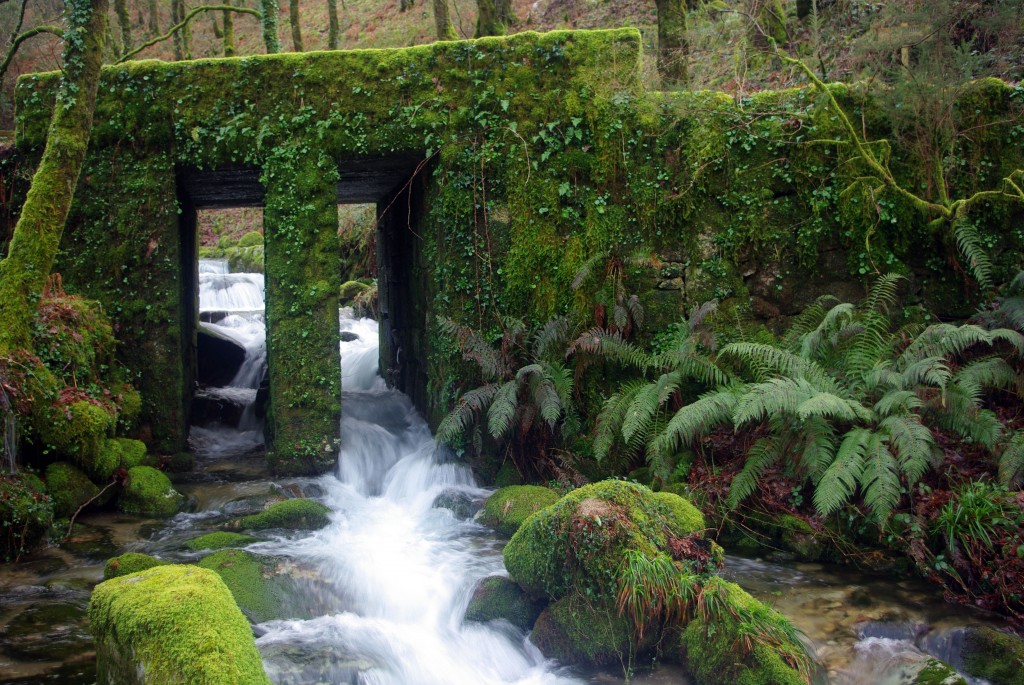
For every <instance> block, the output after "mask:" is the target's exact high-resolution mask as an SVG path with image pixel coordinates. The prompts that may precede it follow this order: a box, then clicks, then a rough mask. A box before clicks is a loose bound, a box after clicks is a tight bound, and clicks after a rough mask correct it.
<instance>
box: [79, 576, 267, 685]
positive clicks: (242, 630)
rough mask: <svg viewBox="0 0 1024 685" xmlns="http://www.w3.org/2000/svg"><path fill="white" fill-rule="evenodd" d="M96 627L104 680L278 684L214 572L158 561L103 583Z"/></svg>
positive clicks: (138, 684)
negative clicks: (145, 569) (136, 572)
mask: <svg viewBox="0 0 1024 685" xmlns="http://www.w3.org/2000/svg"><path fill="white" fill-rule="evenodd" d="M89 624H90V627H91V629H92V632H93V636H94V637H95V640H96V651H97V671H98V673H97V676H98V678H97V680H98V682H101V683H119V684H125V685H143V684H144V683H207V684H209V685H235V684H243V683H244V684H245V685H270V680H269V679H268V678H267V676H266V673H265V672H264V671H263V662H262V660H261V659H260V653H259V651H257V649H256V644H255V642H254V640H253V635H252V630H250V628H249V622H248V621H246V620H245V617H244V616H243V615H242V612H241V611H239V609H238V606H237V605H236V604H235V602H234V600H233V599H232V596H231V592H230V591H229V590H228V588H227V587H226V586H225V585H224V583H223V582H222V581H221V579H220V577H219V576H218V575H217V574H216V573H215V572H213V571H210V570H208V569H203V568H198V567H196V566H179V565H169V566H157V567H156V568H151V569H149V570H147V571H143V572H142V573H138V574H135V575H131V576H125V577H123V578H115V579H113V580H108V581H106V582H104V583H100V584H99V585H97V586H96V589H95V590H94V591H93V594H92V600H91V601H90V603H89Z"/></svg>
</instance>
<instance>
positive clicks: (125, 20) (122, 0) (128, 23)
mask: <svg viewBox="0 0 1024 685" xmlns="http://www.w3.org/2000/svg"><path fill="white" fill-rule="evenodd" d="M114 12H115V14H117V23H118V25H119V26H120V27H121V54H124V53H126V52H130V51H131V49H132V20H131V17H129V16H128V3H127V1H126V0H114Z"/></svg>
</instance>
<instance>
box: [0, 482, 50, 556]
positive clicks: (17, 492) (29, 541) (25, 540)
mask: <svg viewBox="0 0 1024 685" xmlns="http://www.w3.org/2000/svg"><path fill="white" fill-rule="evenodd" d="M38 483H39V479H38V478H36V477H34V476H31V477H23V476H21V475H13V476H6V475H4V476H0V558H2V559H3V560H5V561H9V560H12V559H17V558H19V557H20V556H21V555H23V554H27V553H28V552H31V551H32V550H33V549H35V548H36V547H37V546H39V545H40V544H41V543H42V542H43V541H44V540H45V539H46V534H47V531H49V529H50V524H52V523H53V502H52V501H51V500H50V497H49V496H48V495H47V494H46V493H45V492H43V491H41V490H40V489H39V488H38Z"/></svg>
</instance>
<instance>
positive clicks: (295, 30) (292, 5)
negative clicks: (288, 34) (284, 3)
mask: <svg viewBox="0 0 1024 685" xmlns="http://www.w3.org/2000/svg"><path fill="white" fill-rule="evenodd" d="M288 19H289V20H290V21H291V24H292V50H293V51H295V52H304V50H303V49H302V19H301V17H300V16H299V0H289V2H288Z"/></svg>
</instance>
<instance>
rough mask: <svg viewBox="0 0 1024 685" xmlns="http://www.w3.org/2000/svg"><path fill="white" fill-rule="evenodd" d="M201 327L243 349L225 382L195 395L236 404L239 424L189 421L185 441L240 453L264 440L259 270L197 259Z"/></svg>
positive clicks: (211, 450) (208, 450) (207, 450)
mask: <svg viewBox="0 0 1024 685" xmlns="http://www.w3.org/2000/svg"><path fill="white" fill-rule="evenodd" d="M199 315H200V319H201V320H200V324H199V325H200V326H201V327H202V328H203V329H204V330H205V331H206V333H207V334H209V335H212V336H215V337H218V338H221V339H225V340H229V341H231V342H233V343H234V344H235V345H237V346H238V347H240V348H242V349H243V350H244V351H245V356H244V359H243V360H242V364H241V366H240V367H239V369H238V371H237V372H236V373H235V375H234V377H233V378H232V379H231V381H230V382H228V384H227V385H225V386H222V387H205V388H201V389H200V390H199V391H198V392H197V393H196V398H199V399H211V400H216V401H220V402H225V403H228V404H232V405H235V406H237V407H239V408H240V414H241V416H240V418H239V420H238V424H237V426H225V425H222V424H220V423H214V424H213V425H209V426H193V427H192V429H191V431H190V433H189V440H190V442H191V443H192V446H193V449H195V450H196V451H197V452H200V453H203V454H205V455H208V456H210V455H213V456H216V455H221V454H240V453H244V452H247V451H250V450H253V449H258V448H260V447H262V445H263V421H262V420H261V419H259V418H257V416H256V394H257V392H258V391H259V387H260V383H261V382H262V380H263V376H264V374H265V372H266V367H267V342H266V340H267V332H266V322H265V319H264V301H263V274H256V273H230V272H229V270H228V263H227V260H219V259H201V260H199Z"/></svg>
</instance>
